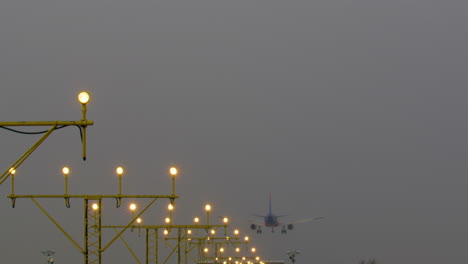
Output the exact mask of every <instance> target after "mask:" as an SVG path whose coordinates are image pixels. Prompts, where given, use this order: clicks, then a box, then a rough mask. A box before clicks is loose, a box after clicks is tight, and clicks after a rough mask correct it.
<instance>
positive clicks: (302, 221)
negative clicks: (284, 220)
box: [291, 216, 325, 224]
mask: <svg viewBox="0 0 468 264" xmlns="http://www.w3.org/2000/svg"><path fill="white" fill-rule="evenodd" d="M323 218H325V217H324V216H319V217H314V218H307V219H302V220H296V221H293V222H291V224H302V223H307V222H312V221H316V220H320V219H323Z"/></svg>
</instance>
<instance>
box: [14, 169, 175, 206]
mask: <svg viewBox="0 0 468 264" xmlns="http://www.w3.org/2000/svg"><path fill="white" fill-rule="evenodd" d="M15 172H16V170H15V169H13V168H11V169H10V174H12V175H14V174H15ZM115 172H116V173H117V176H118V178H117V179H118V194H119V195H122V175H123V174H124V169H123V168H122V167H117V169H115ZM177 173H178V171H177V168H175V167H171V168H170V169H169V174H170V175H171V176H172V177H171V178H172V195H175V176H176V175H177ZM62 174H63V176H64V178H65V194H68V175H69V174H70V168H68V167H63V168H62ZM170 210H171V209H170Z"/></svg>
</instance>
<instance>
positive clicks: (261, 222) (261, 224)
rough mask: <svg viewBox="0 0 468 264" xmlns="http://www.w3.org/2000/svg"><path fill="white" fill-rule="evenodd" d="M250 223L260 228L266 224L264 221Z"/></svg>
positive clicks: (251, 221) (250, 221)
mask: <svg viewBox="0 0 468 264" xmlns="http://www.w3.org/2000/svg"><path fill="white" fill-rule="evenodd" d="M249 223H251V224H255V225H258V226H265V223H264V222H263V221H257V220H249Z"/></svg>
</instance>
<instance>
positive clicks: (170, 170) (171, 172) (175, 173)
mask: <svg viewBox="0 0 468 264" xmlns="http://www.w3.org/2000/svg"><path fill="white" fill-rule="evenodd" d="M169 173H170V174H171V175H172V176H176V175H177V168H176V167H171V168H170V169H169Z"/></svg>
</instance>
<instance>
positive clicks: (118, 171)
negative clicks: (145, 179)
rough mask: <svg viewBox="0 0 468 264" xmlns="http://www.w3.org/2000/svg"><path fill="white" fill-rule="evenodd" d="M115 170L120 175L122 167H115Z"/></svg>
mask: <svg viewBox="0 0 468 264" xmlns="http://www.w3.org/2000/svg"><path fill="white" fill-rule="evenodd" d="M115 172H117V174H118V175H122V174H123V173H124V169H123V168H122V167H117V169H115Z"/></svg>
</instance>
